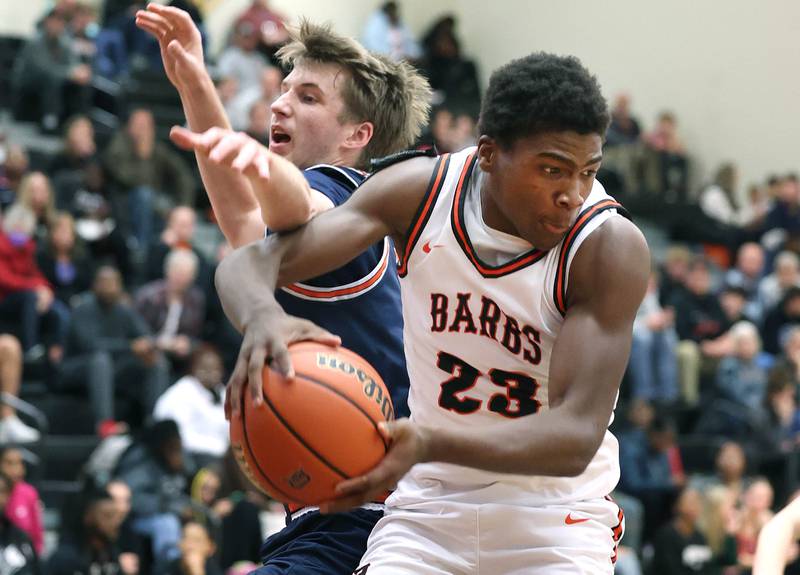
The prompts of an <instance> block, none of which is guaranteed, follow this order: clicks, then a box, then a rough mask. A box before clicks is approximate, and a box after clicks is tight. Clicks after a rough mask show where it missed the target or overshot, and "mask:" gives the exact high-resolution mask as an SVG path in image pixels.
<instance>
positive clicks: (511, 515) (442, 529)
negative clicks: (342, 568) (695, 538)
mask: <svg viewBox="0 0 800 575" xmlns="http://www.w3.org/2000/svg"><path fill="white" fill-rule="evenodd" d="M623 530H624V518H623V515H622V510H621V509H620V508H619V507H618V506H617V505H616V504H615V503H614V502H613V501H611V500H610V499H593V500H589V501H580V502H576V503H574V504H570V505H569V506H563V505H554V506H546V507H519V506H510V505H497V504H481V505H476V504H469V503H460V502H459V503H455V502H449V501H448V502H443V501H427V502H424V503H415V504H413V505H405V506H403V507H402V508H397V507H393V508H387V510H386V515H385V516H384V517H383V518H382V519H381V520H380V521H378V523H377V525H376V526H375V528H374V529H373V531H372V534H371V535H370V537H369V542H368V544H367V551H366V553H365V554H364V557H363V558H362V560H361V564H360V566H359V568H358V569H356V571H355V572H354V573H355V574H357V575H521V574H529V573H542V574H546V575H567V574H569V575H575V574H583V573H585V574H591V575H602V574H608V575H611V574H613V573H614V562H615V561H616V550H617V544H618V542H619V540H620V537H622V532H623Z"/></svg>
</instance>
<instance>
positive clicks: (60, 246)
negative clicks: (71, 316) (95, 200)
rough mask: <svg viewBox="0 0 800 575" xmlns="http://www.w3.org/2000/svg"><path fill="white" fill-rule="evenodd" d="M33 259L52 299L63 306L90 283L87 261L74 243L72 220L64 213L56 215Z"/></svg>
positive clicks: (69, 302)
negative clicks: (36, 262)
mask: <svg viewBox="0 0 800 575" xmlns="http://www.w3.org/2000/svg"><path fill="white" fill-rule="evenodd" d="M37 261H38V265H39V269H40V270H42V273H43V274H44V277H45V278H47V281H48V282H50V285H51V286H52V287H53V291H54V294H55V297H56V299H57V300H58V301H60V302H62V303H63V304H65V305H67V306H69V305H72V301H73V298H75V296H77V295H78V294H80V293H83V292H84V291H86V290H88V289H89V287H90V286H91V283H92V267H91V262H90V261H89V258H88V257H87V256H86V253H85V251H84V248H83V245H82V244H79V243H77V242H76V238H75V220H74V219H72V216H71V215H69V214H68V213H66V212H59V213H57V214H56V217H55V219H54V220H53V223H52V225H51V226H50V237H49V238H48V240H47V245H45V246H42V248H41V249H40V250H39V253H38V256H37Z"/></svg>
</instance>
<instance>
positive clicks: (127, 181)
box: [105, 108, 195, 255]
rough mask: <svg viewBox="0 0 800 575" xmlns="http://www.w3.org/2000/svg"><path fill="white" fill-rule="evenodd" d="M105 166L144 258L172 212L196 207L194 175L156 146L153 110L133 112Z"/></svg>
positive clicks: (164, 148) (161, 146) (170, 152)
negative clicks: (173, 209) (176, 207)
mask: <svg viewBox="0 0 800 575" xmlns="http://www.w3.org/2000/svg"><path fill="white" fill-rule="evenodd" d="M105 165H106V169H107V170H108V173H109V175H110V177H111V183H112V184H113V185H115V186H118V188H119V192H120V193H121V194H122V198H121V199H122V200H123V204H124V205H125V208H127V210H128V216H129V224H130V231H131V233H132V236H133V238H135V240H136V241H137V244H138V249H139V250H140V252H142V253H145V252H146V250H147V247H148V245H149V243H150V241H151V240H152V238H153V234H154V231H155V230H156V226H157V224H158V223H159V221H160V220H163V219H164V218H166V216H167V214H168V213H169V210H170V209H172V208H173V207H174V206H176V205H185V206H193V205H194V199H195V198H194V196H195V184H194V179H193V178H192V174H191V172H190V171H189V168H188V166H187V165H186V163H185V162H184V161H183V159H182V158H181V157H180V156H179V155H178V154H177V153H176V152H175V151H174V150H173V149H171V148H170V147H168V146H167V145H165V144H163V143H161V142H158V141H156V133H155V122H154V120H153V114H152V112H150V111H149V110H146V109H144V108H138V109H136V110H134V111H133V112H132V113H131V115H130V117H129V118H128V123H127V126H126V128H125V130H121V131H119V132H117V134H116V135H115V136H114V138H113V139H112V141H111V143H110V144H109V146H108V149H107V150H106V153H105ZM125 208H121V209H125ZM145 255H146V254H145Z"/></svg>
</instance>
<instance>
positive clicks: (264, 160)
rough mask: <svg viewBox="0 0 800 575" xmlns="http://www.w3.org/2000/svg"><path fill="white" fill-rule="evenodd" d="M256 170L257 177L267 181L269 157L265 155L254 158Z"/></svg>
mask: <svg viewBox="0 0 800 575" xmlns="http://www.w3.org/2000/svg"><path fill="white" fill-rule="evenodd" d="M255 163H256V169H257V170H258V177H260V178H261V179H262V180H268V179H269V155H268V154H265V153H261V154H258V156H256V162H255Z"/></svg>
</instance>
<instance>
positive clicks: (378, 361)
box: [276, 165, 408, 417]
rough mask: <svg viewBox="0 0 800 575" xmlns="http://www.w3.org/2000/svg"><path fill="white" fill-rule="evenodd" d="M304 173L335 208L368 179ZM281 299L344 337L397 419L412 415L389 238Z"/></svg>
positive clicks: (314, 170) (331, 169) (331, 170)
mask: <svg viewBox="0 0 800 575" xmlns="http://www.w3.org/2000/svg"><path fill="white" fill-rule="evenodd" d="M303 174H304V175H305V177H306V180H307V181H308V183H309V184H310V186H311V187H312V188H313V189H315V190H317V191H319V192H321V193H323V194H325V196H327V197H328V198H330V200H331V201H332V202H333V205H334V206H339V205H341V204H343V203H344V202H345V201H347V199H348V198H349V197H350V195H351V194H352V193H353V191H354V190H355V189H356V188H357V187H358V186H359V185H360V184H361V182H363V181H364V179H365V178H366V174H364V173H362V172H359V171H357V170H354V169H352V168H344V167H339V166H330V165H319V166H314V167H311V168H308V169H306V170H304V171H303ZM342 233H347V230H342ZM276 297H277V300H278V302H279V303H280V304H281V305H282V306H283V308H284V309H285V310H286V312H287V313H289V314H291V315H295V316H297V317H302V318H304V319H308V320H310V321H313V322H314V323H315V324H317V325H319V326H320V327H323V328H325V329H327V330H328V331H330V332H331V333H333V334H336V335H338V336H340V337H341V338H342V345H343V346H345V347H347V348H348V349H351V350H353V351H354V352H356V353H357V354H359V355H361V356H362V357H363V358H364V359H366V360H367V361H368V362H369V363H370V364H372V366H373V367H374V368H375V369H376V370H377V371H378V373H379V374H380V375H381V377H382V378H383V380H384V382H385V383H386V386H387V387H388V388H389V391H390V392H391V394H392V401H393V403H394V411H395V414H396V415H397V416H398V417H405V416H407V415H408V406H407V397H408V373H407V372H406V362H405V356H404V354H403V314H402V310H401V303H400V282H399V280H398V278H397V265H396V258H395V252H394V246H393V245H392V241H391V240H390V239H389V238H385V239H384V240H382V241H380V242H378V243H376V244H374V245H372V246H370V247H369V248H368V249H367V250H366V251H364V252H363V253H361V254H360V255H359V256H357V257H356V258H355V259H353V260H351V261H350V262H348V263H346V264H345V265H343V266H342V267H340V268H338V269H336V270H334V271H332V272H329V273H326V274H324V275H321V276H319V277H316V278H314V279H311V280H308V281H304V282H301V283H296V284H292V285H290V286H286V287H285V288H282V289H281V290H279V291H278V293H277V294H276Z"/></svg>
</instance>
